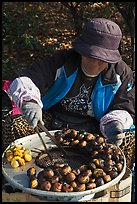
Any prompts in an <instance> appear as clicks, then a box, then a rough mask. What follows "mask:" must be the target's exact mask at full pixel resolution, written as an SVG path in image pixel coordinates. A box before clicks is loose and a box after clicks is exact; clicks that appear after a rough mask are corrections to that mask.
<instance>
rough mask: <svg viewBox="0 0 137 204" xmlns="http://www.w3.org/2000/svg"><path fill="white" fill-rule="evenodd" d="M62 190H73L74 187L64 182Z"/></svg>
mask: <svg viewBox="0 0 137 204" xmlns="http://www.w3.org/2000/svg"><path fill="white" fill-rule="evenodd" d="M62 190H63V191H64V192H73V187H72V186H71V185H69V184H67V183H65V184H63V186H62Z"/></svg>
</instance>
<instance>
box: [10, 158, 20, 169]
mask: <svg viewBox="0 0 137 204" xmlns="http://www.w3.org/2000/svg"><path fill="white" fill-rule="evenodd" d="M11 166H12V167H13V168H17V167H19V162H18V161H17V160H15V159H12V160H11Z"/></svg>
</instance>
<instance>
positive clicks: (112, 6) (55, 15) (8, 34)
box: [2, 2, 135, 79]
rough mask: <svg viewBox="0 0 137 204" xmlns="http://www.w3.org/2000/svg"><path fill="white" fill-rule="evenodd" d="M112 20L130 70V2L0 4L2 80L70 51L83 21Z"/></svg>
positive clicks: (132, 6)
mask: <svg viewBox="0 0 137 204" xmlns="http://www.w3.org/2000/svg"><path fill="white" fill-rule="evenodd" d="M93 17H104V18H108V19H110V20H114V21H115V22H116V23H118V24H119V26H120V27H121V30H122V32H123V38H122V57H123V59H124V61H125V62H126V63H127V64H128V65H129V66H130V67H131V69H132V70H134V69H135V68H134V55H135V50H134V44H135V41H134V36H135V34H134V33H135V3H134V2H3V3H2V79H12V77H14V75H15V74H16V73H18V71H20V70H21V69H24V68H27V67H29V66H30V65H31V64H32V63H33V62H34V61H35V60H37V59H38V58H43V57H44V56H47V55H51V54H52V53H53V52H54V51H56V50H60V49H63V48H70V47H71V42H72V41H73V40H74V39H75V37H76V36H77V35H79V33H80V31H81V29H82V26H83V23H84V22H85V21H86V19H87V18H93Z"/></svg>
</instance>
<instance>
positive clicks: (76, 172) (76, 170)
mask: <svg viewBox="0 0 137 204" xmlns="http://www.w3.org/2000/svg"><path fill="white" fill-rule="evenodd" d="M72 173H74V174H75V175H76V176H77V175H79V174H80V173H81V172H80V169H73V170H72Z"/></svg>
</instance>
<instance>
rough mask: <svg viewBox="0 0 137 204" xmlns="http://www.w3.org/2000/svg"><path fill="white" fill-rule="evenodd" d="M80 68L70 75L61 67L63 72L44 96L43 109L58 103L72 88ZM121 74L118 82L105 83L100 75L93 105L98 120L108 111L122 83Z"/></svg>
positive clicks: (93, 96)
mask: <svg viewBox="0 0 137 204" xmlns="http://www.w3.org/2000/svg"><path fill="white" fill-rule="evenodd" d="M77 72H78V69H76V71H75V72H74V73H73V74H71V75H70V76H69V77H67V76H66V73H65V69H64V67H61V72H60V75H59V76H58V78H57V79H56V80H55V82H54V83H53V85H52V86H51V88H50V89H49V90H48V91H47V92H46V94H45V95H44V96H43V97H42V102H43V110H44V111H46V110H47V109H49V108H50V107H52V106H53V105H55V104H56V103H58V102H59V101H60V100H61V99H63V98H64V96H65V95H66V94H67V93H68V92H69V90H70V89H71V87H72V85H73V83H74V81H75V79H76V76H77ZM121 83H122V82H121V80H120V76H119V75H118V74H117V82H116V83H112V84H107V85H103V84H102V82H101V74H100V75H99V77H98V80H97V82H96V84H95V87H94V89H93V92H92V96H91V97H92V103H93V104H92V105H93V111H94V114H95V117H96V119H97V120H100V118H101V117H102V116H103V115H104V114H105V113H106V111H107V110H108V107H109V105H110V103H111V102H112V100H113V99H114V96H115V94H116V92H117V90H118V88H119V87H120V85H121Z"/></svg>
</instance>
